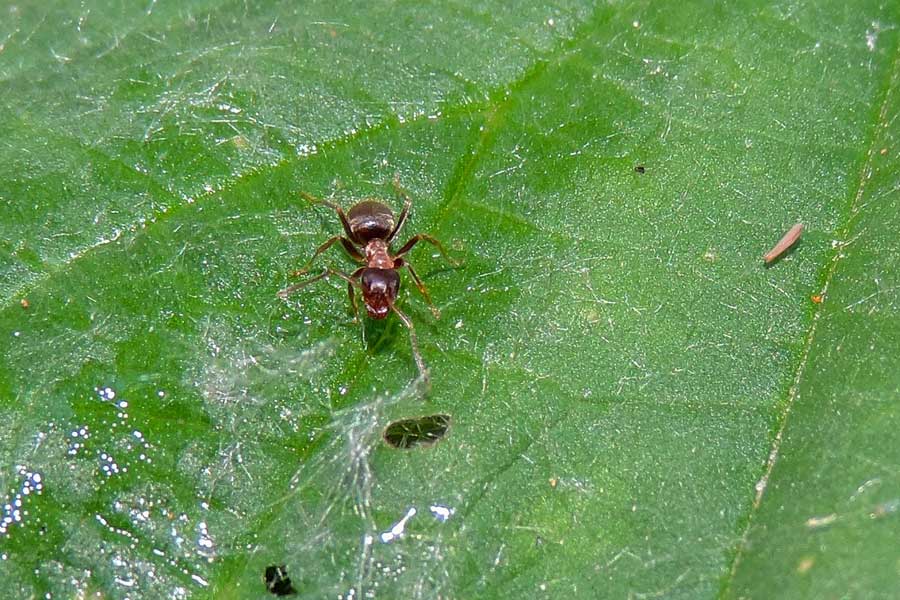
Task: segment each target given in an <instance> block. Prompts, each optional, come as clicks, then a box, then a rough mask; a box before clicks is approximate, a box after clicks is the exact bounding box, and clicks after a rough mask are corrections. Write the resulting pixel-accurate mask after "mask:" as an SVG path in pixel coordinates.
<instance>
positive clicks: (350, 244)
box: [294, 235, 366, 275]
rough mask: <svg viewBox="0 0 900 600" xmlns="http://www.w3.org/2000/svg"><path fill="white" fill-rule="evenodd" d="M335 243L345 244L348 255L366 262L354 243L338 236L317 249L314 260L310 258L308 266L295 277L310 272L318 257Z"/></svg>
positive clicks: (296, 272) (329, 239) (296, 273)
mask: <svg viewBox="0 0 900 600" xmlns="http://www.w3.org/2000/svg"><path fill="white" fill-rule="evenodd" d="M335 242H340V243H341V244H343V246H344V250H346V251H347V254H349V255H350V256H352V257H353V258H354V259H355V260H357V261H359V262H364V261H365V260H366V259H365V257H364V256H363V255H362V254H360V252H359V250H357V249H356V247H355V246H354V245H353V242H351V241H350V240H348V239H347V238H345V237H343V236H340V235H336V236H333V237H330V238H328V239H327V240H325V243H324V244H322V245H321V246H319V247H318V248H317V249H316V252H315V254H313V255H312V258H310V259H309V260H308V261H307V262H306V265H305V266H304V267H303V268H302V269H300V270H299V271H294V275H303V274H304V273H306V272H307V271H309V268H310V267H311V266H312V263H313V261H314V260H316V257H317V256H319V255H320V254H322V253H323V252H325V251H326V250H328V249H329V248H331V246H333V245H334V243H335Z"/></svg>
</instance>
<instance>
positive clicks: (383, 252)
mask: <svg viewBox="0 0 900 600" xmlns="http://www.w3.org/2000/svg"><path fill="white" fill-rule="evenodd" d="M366 264H367V265H368V267H369V268H370V269H393V268H394V260H393V259H392V258H391V254H390V252H389V249H388V244H387V242H385V241H384V240H382V239H379V238H375V239H374V240H369V243H367V244H366Z"/></svg>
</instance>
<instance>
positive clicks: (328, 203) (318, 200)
mask: <svg viewBox="0 0 900 600" xmlns="http://www.w3.org/2000/svg"><path fill="white" fill-rule="evenodd" d="M300 195H301V196H303V198H304V199H306V200H307V201H308V202H312V203H313V204H324V205H325V206H327V207H328V208H330V209H332V210H333V211H334V212H336V213H337V216H338V218H339V219H340V220H341V225H343V226H344V233H346V234H347V237H348V238H350V239H351V240H354V241H355V240H356V236H355V235H353V229H352V228H351V227H350V221H348V220H347V215H345V214H344V209H343V208H341V207H340V206H339V205H338V204H335V203H334V202H332V201H331V200H325V199H324V198H316V197H315V196H313V195H312V194H307V193H306V192H300Z"/></svg>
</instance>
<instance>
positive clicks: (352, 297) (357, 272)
mask: <svg viewBox="0 0 900 600" xmlns="http://www.w3.org/2000/svg"><path fill="white" fill-rule="evenodd" d="M363 269H365V267H360V268H358V269H357V270H355V271H353V273H352V274H351V275H350V279H348V280H347V295H348V296H350V306H352V307H353V320H354V321H355V322H357V323H359V322H360V321H359V306H357V304H356V295H355V294H354V293H353V286H355V285H359V282H358V281H356V279H357V278H358V277H359V275H360V273H362V272H363ZM365 335H366V333H365V327H363V341H365Z"/></svg>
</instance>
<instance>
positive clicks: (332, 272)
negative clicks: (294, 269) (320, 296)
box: [278, 267, 356, 298]
mask: <svg viewBox="0 0 900 600" xmlns="http://www.w3.org/2000/svg"><path fill="white" fill-rule="evenodd" d="M329 275H337V276H338V277H340V278H341V279H343V280H345V281H347V282H349V283H351V284H353V283H356V282H355V280H353V279H352V278H351V276H350V275H347V274H346V273H341V272H340V271H335V270H334V269H332V268H331V267H328V268H326V269H325V270H324V271H322V272H321V273H319V274H318V275H316V276H315V277H310V278H309V279H306V280H304V281H301V282H300V283H295V284H294V285H291V286H288V287H286V288H284V289H283V290H281V291H280V292H278V297H279V298H287V297H288V296H290V295H291V294H293V293H294V292H297V291H299V290H301V289H303V288H305V287H306V286H308V285H309V284H311V283H315V282H317V281H319V280H320V279H324V278H326V277H328V276H329Z"/></svg>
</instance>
